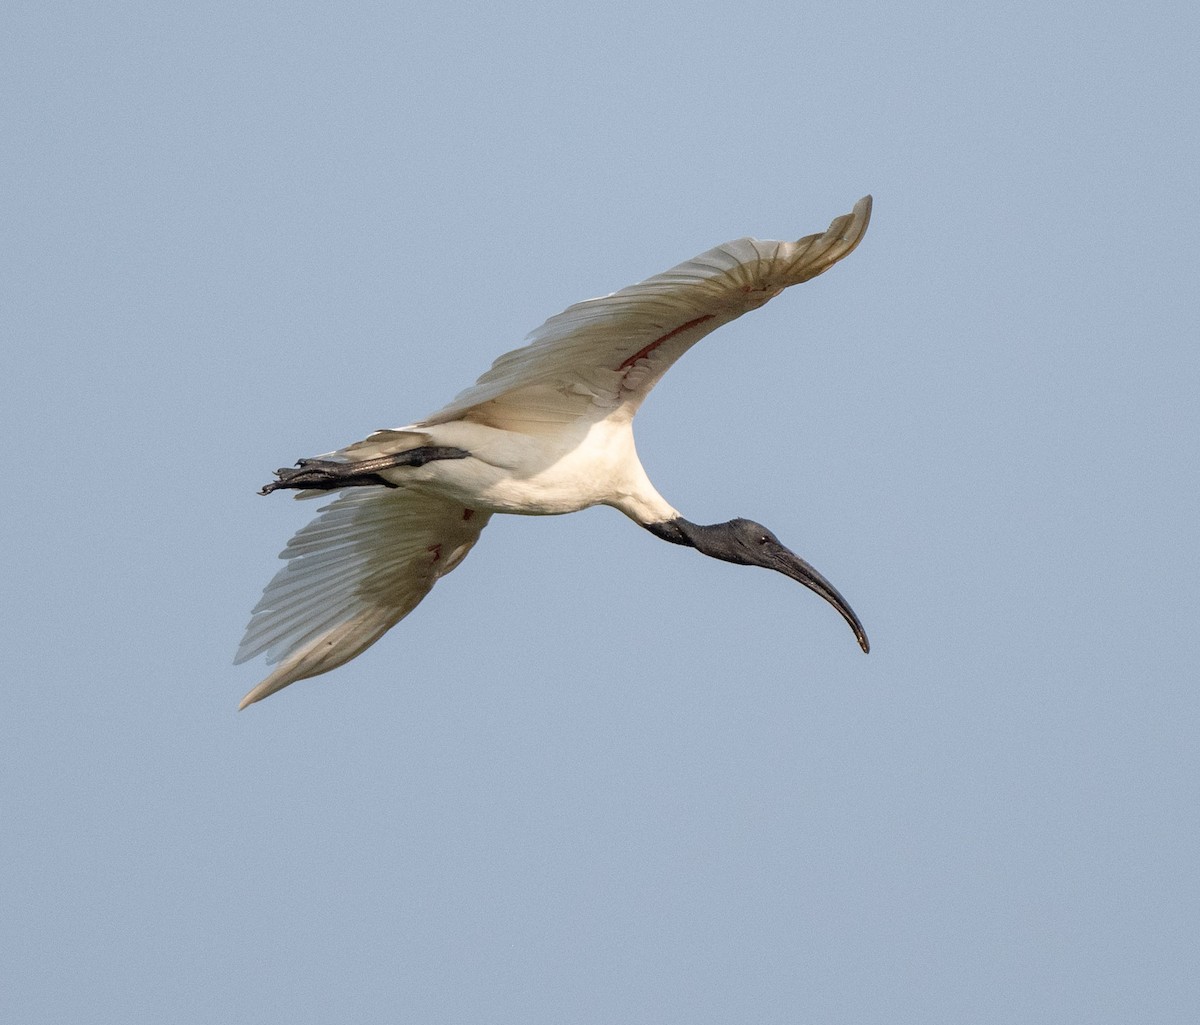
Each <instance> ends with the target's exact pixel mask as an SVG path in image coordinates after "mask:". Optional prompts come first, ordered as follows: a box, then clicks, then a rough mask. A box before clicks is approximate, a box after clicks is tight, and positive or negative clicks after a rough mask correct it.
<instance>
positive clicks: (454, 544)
mask: <svg viewBox="0 0 1200 1025" xmlns="http://www.w3.org/2000/svg"><path fill="white" fill-rule="evenodd" d="M490 518H491V514H490V513H485V512H479V511H477V510H471V509H464V508H463V507H462V506H461V505H459V504H458V503H455V502H450V501H448V500H446V499H443V498H438V497H431V496H429V495H423V494H420V493H417V492H414V491H410V490H409V489H407V488H405V489H395V490H392V489H385V488H359V489H355V490H353V491H349V492H346V493H344V494H343V495H342V496H341V497H340V498H338V499H337V500H336V501H335V502H333V503H331V504H330V505H327V506H325V508H323V509H322V510H321V512H320V515H318V516H317V518H316V519H314V520H313V521H312V522H311V523H309V524H308V525H307V526H306V527H304V528H303V529H301V530H300V531H299V532H297V534H296V535H295V536H294V537H293V538H292V539H291V540H290V541H289V542H288V543H287V547H286V548H285V549H284V550H283V552H282V553H281V554H280V558H281V559H286V560H287V565H286V566H285V567H284V568H283V569H281V570H280V571H279V572H278V573H276V574H275V577H274V579H273V580H272V581H271V582H270V583H269V584H268V585H267V588H266V590H265V591H264V592H263V596H262V600H261V601H260V602H259V603H258V605H256V606H255V608H254V613H253V615H252V616H251V618H250V624H249V626H247V627H246V636H245V637H244V638H243V639H242V643H241V646H240V647H239V648H238V653H237V658H236V659H235V661H236V662H245V661H246V660H247V659H251V658H254V657H255V656H257V655H262V654H264V653H265V654H266V655H267V659H268V661H269V662H278V663H279V667H278V668H277V669H276V670H275V671H274V672H273V673H271V675H270V676H268V677H267V678H266V679H265V680H263V681H262V683H260V684H259V685H258V686H257V687H255V688H254V689H253V690H252V691H250V693H249V694H247V695H246V696H245V698H243V699H242V703H241V706H240V707H242V708H245V707H246V706H247V705H251V704H253V703H254V702H255V701H261V700H262V699H263V698H265V697H267V696H268V695H270V694H274V693H275V691H277V690H280V689H282V688H283V687H286V686H287V685H288V684H289V683H295V682H296V681H297V680H303V679H305V678H306V677H309V676H317V675H319V674H320V673H327V672H329V670H331V669H335V668H337V667H338V666H340V665H342V664H343V663H345V662H349V661H350V659H352V658H354V656H355V655H357V654H359V652H361V651H364V650H366V649H367V648H369V647H370V646H371V645H372V644H374V643H375V642H376V641H377V640H379V638H380V637H382V636H383V635H384V634H385V633H386V632H387V631H388V630H390V629H391V628H392V627H393V626H395V625H396V623H398V622H399V621H400V620H401V619H403V618H404V617H405V616H407V615H408V614H409V613H410V612H411V611H412V610H413V609H415V608H416V607H417V605H418V604H419V603H420V601H421V599H422V598H424V597H425V595H426V594H428V593H429V590H430V588H432V587H433V585H434V584H435V583H437V580H438V578H439V577H442V576H445V575H446V574H447V573H449V572H450V571H451V570H452V569H454V567H455V566H457V565H458V564H459V563H460V562H461V561H462V560H463V557H464V556H465V555H466V554H467V552H469V551H470V550H471V547H472V546H473V545H474V544H475V542H476V541H477V540H478V539H479V532H480V531H481V530H483V528H484V526H486V524H487V522H488V520H489V519H490Z"/></svg>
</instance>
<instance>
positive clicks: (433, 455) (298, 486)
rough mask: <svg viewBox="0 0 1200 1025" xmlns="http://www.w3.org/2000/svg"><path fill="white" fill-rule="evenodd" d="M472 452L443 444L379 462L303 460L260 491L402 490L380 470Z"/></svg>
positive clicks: (277, 473) (280, 471) (461, 456)
mask: <svg viewBox="0 0 1200 1025" xmlns="http://www.w3.org/2000/svg"><path fill="white" fill-rule="evenodd" d="M470 454H471V453H470V452H467V451H465V450H464V449H461V448H449V447H447V446H444V445H422V446H420V447H419V448H410V449H408V450H407V451H405V452H396V453H395V454H393V455H389V456H380V457H378V458H376V459H363V460H359V461H358V462H345V461H342V460H339V459H301V460H300V461H299V462H298V463H297V464H296V465H295V466H294V467H291V466H283V467H280V468H279V469H278V470H276V471H275V476H276V477H278V478H279V479H278V480H273V481H271V483H270V484H267V485H265V486H264V487H263V488H262V490H260V491H259V494H260V495H269V494H270V493H271V492H272V491H281V490H284V489H289V488H290V489H295V490H299V491H340V490H341V489H342V488H361V487H385V488H395V487H399V485H397V484H393V483H392V482H391V481H389V480H387V479H385V478H384V477H383V476H382V475H381V474H380V472H379V471H381V470H389V469H391V468H392V467H396V466H424V465H425V464H426V463H430V462H433V461H434V460H435V459H466V458H467V456H469V455H470Z"/></svg>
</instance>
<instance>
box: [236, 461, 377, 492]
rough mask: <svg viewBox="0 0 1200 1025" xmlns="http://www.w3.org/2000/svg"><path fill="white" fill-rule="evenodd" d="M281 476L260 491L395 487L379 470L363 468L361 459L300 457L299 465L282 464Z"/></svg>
mask: <svg viewBox="0 0 1200 1025" xmlns="http://www.w3.org/2000/svg"><path fill="white" fill-rule="evenodd" d="M275 476H276V477H278V478H279V479H278V480H273V481H271V483H270V484H267V485H265V486H264V487H263V488H262V490H261V491H259V494H260V495H269V494H270V493H271V492H272V491H281V490H283V489H285V488H294V489H297V490H304V491H336V490H338V489H339V488H353V487H364V486H367V485H376V486H379V485H383V486H385V487H390V488H394V487H395V486H396V485H395V484H389V483H388V482H387V481H386V480H384V479H383V478H382V477H380V476H379V474H377V473H371V472H364V471H363V468H362V466H361V465H360V464H358V463H343V462H339V461H337V460H335V459H301V460H300V461H299V462H298V463H296V465H295V466H294V467H293V466H281V467H280V468H279V469H278V470H276V471H275Z"/></svg>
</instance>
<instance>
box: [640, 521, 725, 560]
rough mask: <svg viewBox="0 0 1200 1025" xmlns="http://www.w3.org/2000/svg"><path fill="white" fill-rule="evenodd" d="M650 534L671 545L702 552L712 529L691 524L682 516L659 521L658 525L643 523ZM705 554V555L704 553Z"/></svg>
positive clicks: (698, 524)
mask: <svg viewBox="0 0 1200 1025" xmlns="http://www.w3.org/2000/svg"><path fill="white" fill-rule="evenodd" d="M642 526H643V527H645V528H646V529H647V530H648V531H650V533H651V534H653V535H654V536H655V537H661V538H662V539H663V540H664V541H670V542H671V544H673V545H686V546H687V547H688V548H695V549H696V550H698V551H701V552H703V551H704V550H705V548H706V547H708V546H707V540H708V533H709V532H710V531H711V530H712V529H713V528H711V527H706V526H704V525H703V524H700V523H692V521H691V520H685V519H684V518H683V517H682V516H676V517H675V518H674V519H671V520H660V521H659V522H658V523H643V524H642ZM706 554H707V553H706Z"/></svg>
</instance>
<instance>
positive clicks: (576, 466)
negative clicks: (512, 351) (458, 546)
mask: <svg viewBox="0 0 1200 1025" xmlns="http://www.w3.org/2000/svg"><path fill="white" fill-rule="evenodd" d="M421 430H422V431H423V432H424V433H425V434H427V435H429V436H430V437H431V438H432V439H433V441H434V443H435V444H437V445H448V446H452V447H455V448H462V449H465V450H466V451H468V452H470V453H471V457H470V458H467V459H445V460H437V461H435V462H431V463H427V464H426V465H425V466H423V467H420V468H415V469H414V468H410V467H397V468H396V469H395V470H389V471H386V472H385V473H384V474H383V475H384V476H385V477H387V478H388V479H389V480H391V481H392V482H393V483H396V484H399V485H401V486H417V487H420V488H422V489H427V490H430V491H434V492H436V493H438V494H440V495H443V496H445V497H447V498H452V499H454V500H455V501H458V502H462V503H463V504H464V505H465V506H467V507H468V508H473V509H480V510H485V511H487V512H502V513H516V514H519V515H527V516H553V515H558V514H561V513H570V512H577V511H578V510H580V509H586V508H588V507H589V506H593V505H611V506H614V507H615V508H617V509H620V510H621V511H622V512H624V513H625V514H626V515H628V516H630V517H632V518H633V519H635V520H638V521H639V522H656V521H661V520H664V519H671V518H673V517H675V516H678V515H679V514H678V513H677V512H676V511H675V510H674V509H673V508H672V507H671V506H670V505H668V504H667V502H666V501H665V500H664V499H663V497H662V496H661V495H659V494H658V492H657V491H655V489H654V487H653V485H652V484H651V483H650V481H649V479H648V478H647V476H646V472H645V470H643V469H642V464H641V462H640V460H639V459H638V457H637V450H636V448H635V447H634V442H633V430H632V428H631V426H630V423H629V422H628V420H626V419H623V418H622V419H616V418H614V419H604V420H597V421H592V422H586V421H581V422H577V423H576V424H573V425H570V426H569V427H568V428H566V429H564V430H560V431H558V432H556V433H554V434H553V435H552V436H534V435H529V434H523V433H519V432H516V431H505V430H500V429H498V428H495V427H487V426H484V425H482V424H476V423H469V422H466V421H462V420H456V421H453V422H451V423H446V424H437V425H435V426H432V427H422V428H421Z"/></svg>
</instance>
